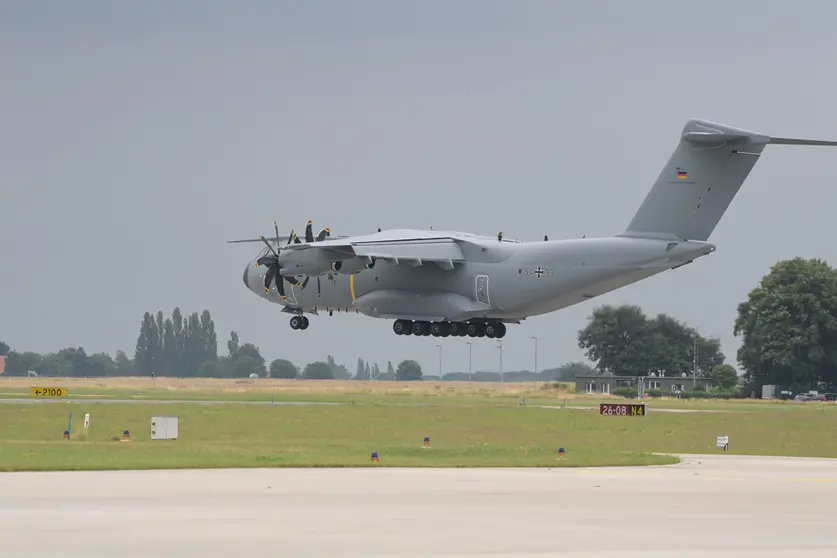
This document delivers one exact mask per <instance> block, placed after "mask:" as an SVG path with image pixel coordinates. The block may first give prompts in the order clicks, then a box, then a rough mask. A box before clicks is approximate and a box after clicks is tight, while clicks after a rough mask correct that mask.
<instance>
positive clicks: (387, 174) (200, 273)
mask: <svg viewBox="0 0 837 558" xmlns="http://www.w3.org/2000/svg"><path fill="white" fill-rule="evenodd" d="M835 18H837V4H834V3H833V2H826V1H823V2H787V3H785V2H775V3H770V4H769V7H768V5H767V4H766V3H765V2H763V1H758V2H744V1H742V2H729V1H724V2H721V1H702V2H697V3H694V2H693V3H674V2H665V1H662V0H661V1H658V2H650V1H644V2H643V1H636V2H623V1H612V2H596V1H592V0H588V1H585V2H572V3H571V2H538V1H532V0H530V1H527V2H496V1H494V2H492V1H486V0H479V1H477V0H474V1H470V2H465V1H458V0H445V1H425V2H397V1H394V0H381V1H378V2H371V1H363V0H354V1H352V2H338V1H332V2H315V1H305V2H281V1H262V2H246V1H239V2H235V3H233V2H218V1H205V0H204V1H201V2H197V1H195V2H177V3H173V2H162V1H161V2H134V3H112V2H88V1H79V2H64V1H53V2H16V3H12V2H5V3H3V4H2V5H0V76H1V77H0V189H1V190H0V339H3V340H5V341H6V342H7V343H9V344H10V345H11V346H12V347H13V348H15V349H17V350H33V351H40V352H48V351H55V350H58V349H60V348H62V347H66V346H83V347H84V348H85V349H86V350H87V351H88V352H89V353H92V352H98V351H105V352H108V353H110V354H115V352H116V350H117V349H122V350H125V351H126V352H128V354H129V355H133V351H134V347H135V343H136V338H137V334H138V332H139V327H140V322H141V319H142V315H143V313H144V312H146V311H154V312H156V311H157V310H158V309H160V310H163V311H164V313H165V314H166V315H169V314H170V312H171V310H172V309H173V308H174V307H175V306H179V307H180V308H181V309H182V310H183V312H185V313H189V312H192V311H201V310H202V309H204V308H206V309H209V310H210V311H211V312H212V315H213V317H214V319H215V323H216V327H217V329H218V332H219V343H218V344H219V353H221V354H226V341H227V339H228V338H229V332H230V330H231V329H234V330H236V331H237V332H238V333H239V335H240V337H241V340H242V342H253V343H255V344H256V345H258V346H259V347H260V348H261V351H262V354H263V355H264V356H265V358H267V359H268V360H271V359H273V358H277V357H284V358H288V359H290V360H292V361H294V362H296V363H297V364H299V365H304V364H305V363H307V362H309V361H312V360H320V359H325V356H326V355H327V354H332V355H333V356H334V357H335V358H336V359H337V361H338V362H342V363H344V364H346V366H347V367H348V368H349V370H350V371H352V372H354V369H355V363H356V361H357V358H358V357H362V358H364V359H366V360H369V361H373V362H378V363H379V365H380V366H381V368H382V369H384V370H385V369H386V362H387V361H388V360H391V361H392V362H393V364H397V363H398V362H399V361H400V360H402V359H406V358H411V359H416V360H418V361H419V362H420V364H421V365H422V366H423V368H424V370H425V371H426V372H427V373H434V374H435V373H436V372H437V370H438V352H437V351H438V350H437V348H436V345H437V344H439V343H440V341H441V344H442V345H443V366H444V368H445V370H446V371H455V370H458V371H464V370H467V366H468V347H467V345H466V344H465V343H466V341H467V340H468V339H467V338H465V339H463V338H453V339H452V338H448V339H441V340H439V339H436V338H433V337H427V338H415V337H412V336H410V337H398V336H396V335H394V334H393V333H392V322H390V321H388V320H376V319H373V318H368V317H364V316H362V315H346V314H340V315H338V314H335V315H334V316H332V317H328V316H321V317H313V318H312V319H311V326H310V327H309V328H308V329H307V330H306V331H292V330H291V329H290V328H289V326H288V316H287V315H286V314H280V312H279V310H280V308H279V307H278V306H276V305H272V304H268V303H266V302H265V301H263V300H261V299H259V298H258V297H257V296H255V295H254V294H253V293H251V292H249V291H248V290H247V289H246V288H245V287H244V285H243V284H242V281H241V274H242V271H243V268H244V265H245V264H246V262H247V261H248V260H250V259H251V258H252V257H253V255H254V253H255V252H257V251H258V250H259V247H258V246H256V245H246V244H245V245H241V244H226V241H227V240H229V239H233V238H242V237H245V238H246V237H252V236H255V235H258V234H260V233H262V234H270V233H272V230H273V222H274V221H277V222H278V224H279V229H280V232H281V233H282V234H286V232H287V231H289V230H290V229H291V228H292V227H293V228H296V230H297V231H302V230H303V229H304V227H305V223H306V221H307V220H308V219H313V220H314V226H315V228H316V230H319V228H320V227H324V226H329V227H331V229H332V234H335V235H345V234H361V233H367V232H373V231H375V230H376V229H377V228H378V227H381V228H402V227H417V228H428V227H430V226H433V227H434V228H436V229H454V230H464V231H469V232H475V233H483V234H487V235H495V234H496V233H497V232H498V231H503V232H504V234H505V235H506V237H512V238H518V239H522V240H538V239H541V238H542V237H543V235H544V234H548V235H549V237H550V238H551V239H557V238H577V237H581V236H582V235H587V236H596V235H611V234H614V233H617V232H619V231H621V230H622V229H623V228H624V227H625V226H626V225H627V223H628V222H629V221H630V219H631V217H632V215H633V213H634V212H635V210H636V209H637V208H638V207H639V204H640V203H641V202H642V199H643V197H644V196H645V194H646V193H647V191H648V189H649V188H650V186H651V184H652V183H653V181H654V180H655V179H656V177H657V175H658V173H659V171H660V169H661V167H662V166H663V165H664V164H665V162H666V161H667V159H668V157H669V155H670V153H671V151H672V149H673V148H674V146H675V144H676V142H677V139H678V134H679V132H680V130H681V128H682V126H683V124H684V122H685V121H686V120H687V119H689V118H691V117H701V118H708V119H711V120H716V121H720V122H724V123H727V124H732V125H736V126H741V127H745V128H748V129H751V130H754V131H757V132H762V133H766V134H774V135H785V136H802V137H811V138H818V139H837V108H835V107H837V103H836V102H835V88H837V73H835V68H836V67H837V62H835V61H837V34H835V33H834V32H833V22H834V20H835ZM835 163H837V150H833V149H829V148H819V147H794V146H768V147H767V149H766V150H765V154H764V156H763V157H762V159H761V161H760V162H759V163H758V165H757V166H756V168H755V169H754V171H753V172H752V173H751V175H750V177H749V179H748V180H747V182H746V183H745V184H744V187H743V188H742V190H741V192H740V193H739V195H738V196H737V197H736V198H735V200H734V201H733V203H732V205H731V207H730V208H729V210H728V211H727V213H726V214H725V216H724V217H723V219H722V220H721V222H720V224H719V226H718V227H717V229H716V230H715V232H714V234H713V235H712V237H710V241H712V242H714V243H716V244H717V245H718V250H717V252H716V253H714V254H712V255H710V256H708V257H706V258H703V259H701V260H700V261H698V262H696V263H694V264H693V265H689V266H686V267H683V268H681V269H678V270H676V271H673V272H667V273H664V274H661V275H659V276H656V277H654V278H651V279H648V280H645V281H643V282H641V283H638V284H635V285H632V286H629V287H626V288H623V289H621V290H619V291H616V292H613V293H611V294H608V295H606V296H603V297H601V298H598V299H596V300H594V301H590V302H587V303H584V304H580V305H578V306H575V307H572V308H569V309H566V310H562V311H559V312H556V313H553V314H549V315H546V316H541V317H536V318H533V319H530V320H527V321H526V322H525V323H524V324H523V325H520V326H510V327H509V331H508V334H507V335H506V337H505V339H504V340H503V345H504V350H503V367H504V369H505V370H510V369H520V368H531V367H532V366H533V342H532V340H530V336H533V335H537V336H538V337H539V339H540V343H539V345H540V347H539V349H540V355H539V367H540V368H545V367H551V366H557V365H559V364H562V363H564V362H566V361H570V360H584V354H583V352H582V351H581V350H580V349H579V348H578V346H577V333H578V330H579V329H581V328H582V327H584V325H585V323H586V321H587V318H588V316H589V315H590V312H591V311H592V310H593V309H594V308H595V307H596V306H598V305H601V304H606V303H608V304H623V303H629V304H638V305H640V306H641V307H642V308H643V309H644V310H645V311H646V312H647V313H648V314H650V315H654V314H656V313H659V312H665V313H668V314H670V315H672V316H674V317H676V318H678V319H680V320H683V321H685V322H687V323H688V324H690V325H693V326H695V327H696V328H697V329H698V330H699V331H700V333H701V334H703V335H705V336H719V337H720V338H721V340H722V343H723V350H724V352H725V354H726V356H727V360H728V362H730V363H732V364H737V362H736V358H735V353H736V350H737V349H738V346H739V341H738V340H737V339H736V338H735V337H734V336H733V322H734V320H735V316H736V307H737V305H738V304H739V303H740V302H742V301H743V300H745V298H746V296H747V293H748V292H749V291H750V290H751V289H752V288H753V287H755V286H756V285H757V284H758V282H759V280H760V279H761V277H762V276H763V275H764V274H765V273H767V272H768V270H769V268H770V266H771V265H772V264H773V263H774V262H776V261H777V260H780V259H784V258H792V257H794V256H802V257H806V258H808V257H820V258H824V259H826V260H829V261H831V262H833V261H834V257H835V251H837V248H835V247H834V246H835V235H834V234H832V229H833V227H834V226H835V225H834V218H833V212H834V208H835V207H837V188H835V186H837V180H835V178H834V176H835V175H834V169H835ZM477 341H478V342H476V343H475V347H474V352H473V365H474V369H475V370H476V369H484V370H497V369H498V367H499V358H500V354H499V350H498V349H497V348H496V345H497V341H496V340H489V339H480V340H477Z"/></svg>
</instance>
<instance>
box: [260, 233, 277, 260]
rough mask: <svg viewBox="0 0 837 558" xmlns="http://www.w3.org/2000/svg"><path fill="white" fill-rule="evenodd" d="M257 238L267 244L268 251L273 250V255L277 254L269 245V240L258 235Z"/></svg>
mask: <svg viewBox="0 0 837 558" xmlns="http://www.w3.org/2000/svg"><path fill="white" fill-rule="evenodd" d="M277 236H279V235H277ZM259 240H261V241H262V242H264V243H265V244H266V245H267V247H268V248H270V251H271V252H273V255H274V256H279V254H277V253H276V250H274V249H273V246H271V245H270V242H268V241H267V239H266V238H265V237H263V236H259Z"/></svg>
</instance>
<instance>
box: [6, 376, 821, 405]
mask: <svg viewBox="0 0 837 558" xmlns="http://www.w3.org/2000/svg"><path fill="white" fill-rule="evenodd" d="M33 385H39V386H42V387H43V386H53V387H66V388H67V389H68V393H69V397H70V398H74V399H78V398H81V399H131V400H137V401H143V400H187V401H191V400H194V401H200V400H209V401H271V400H274V401H321V402H354V403H369V404H401V405H409V404H421V405H426V404H436V405H486V404H488V405H492V406H496V405H507V406H515V407H516V406H518V404H519V403H520V400H521V398H525V399H526V401H527V402H528V403H529V404H534V405H539V404H540V405H561V406H563V405H566V406H568V407H588V406H597V405H598V403H599V402H600V401H624V399H622V398H620V397H616V396H606V395H601V394H586V393H575V387H574V384H572V383H568V382H563V383H558V382H548V383H544V382H506V383H505V384H501V383H497V382H438V381H436V382H430V381H428V382H379V381H356V380H328V381H323V380H280V379H269V378H268V379H265V378H263V379H259V380H256V381H252V382H251V381H249V380H233V379H208V378H197V379H195V378H157V379H155V380H154V381H152V380H151V379H150V378H110V379H106V378H92V379H87V378H10V377H7V378H0V399H9V398H21V397H23V398H29V397H30V396H31V395H30V388H31V386H33ZM648 404H649V405H652V406H653V407H655V408H659V409H703V410H728V411H749V410H755V409H763V410H768V409H779V408H782V409H789V410H792V409H795V408H798V407H799V406H800V405H805V404H802V403H797V402H792V401H762V400H760V399H741V400H732V401H718V400H711V399H706V400H695V399H688V400H687V399H684V400H678V399H672V398H659V399H649V400H648ZM808 405H810V404H808Z"/></svg>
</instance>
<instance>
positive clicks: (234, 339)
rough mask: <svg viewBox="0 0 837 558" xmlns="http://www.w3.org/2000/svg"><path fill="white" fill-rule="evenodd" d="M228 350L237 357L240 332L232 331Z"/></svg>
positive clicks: (231, 355)
mask: <svg viewBox="0 0 837 558" xmlns="http://www.w3.org/2000/svg"><path fill="white" fill-rule="evenodd" d="M227 351H228V352H229V355H230V357H231V358H235V355H236V353H238V333H237V332H236V331H231V332H230V340H229V341H227Z"/></svg>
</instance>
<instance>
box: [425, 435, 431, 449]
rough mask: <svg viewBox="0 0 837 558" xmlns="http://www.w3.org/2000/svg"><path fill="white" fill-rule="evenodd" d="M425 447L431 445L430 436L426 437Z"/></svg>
mask: <svg viewBox="0 0 837 558" xmlns="http://www.w3.org/2000/svg"><path fill="white" fill-rule="evenodd" d="M424 447H426V448H429V447H430V436H425V437H424Z"/></svg>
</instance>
